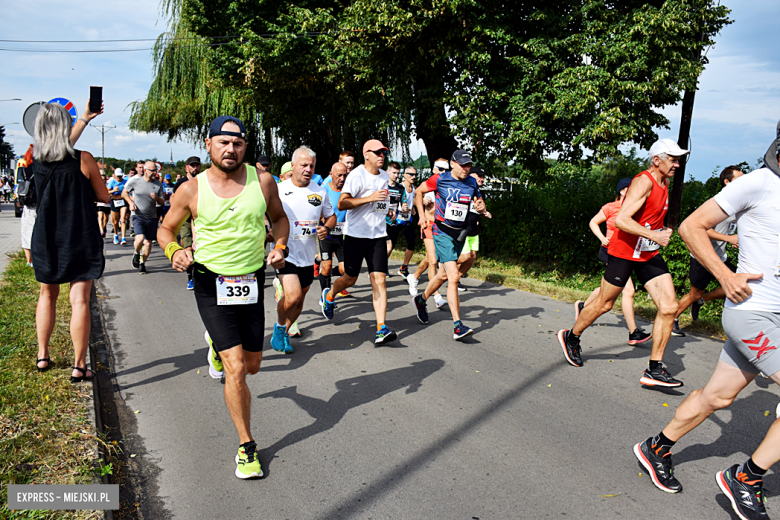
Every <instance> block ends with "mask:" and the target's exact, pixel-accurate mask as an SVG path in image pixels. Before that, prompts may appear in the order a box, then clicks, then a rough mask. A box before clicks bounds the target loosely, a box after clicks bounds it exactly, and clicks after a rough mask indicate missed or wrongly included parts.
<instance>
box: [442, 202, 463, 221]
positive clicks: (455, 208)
mask: <svg viewBox="0 0 780 520" xmlns="http://www.w3.org/2000/svg"><path fill="white" fill-rule="evenodd" d="M467 211H468V206H467V205H466V204H459V203H457V202H447V207H446V208H445V210H444V218H445V219H447V220H451V221H453V222H463V221H464V220H466V212H467Z"/></svg>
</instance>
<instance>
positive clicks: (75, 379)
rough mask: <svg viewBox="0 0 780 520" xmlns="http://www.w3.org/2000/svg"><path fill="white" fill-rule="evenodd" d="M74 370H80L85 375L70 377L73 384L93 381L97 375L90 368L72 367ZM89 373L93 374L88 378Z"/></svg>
mask: <svg viewBox="0 0 780 520" xmlns="http://www.w3.org/2000/svg"><path fill="white" fill-rule="evenodd" d="M71 368H73V370H78V371H79V372H81V373H82V374H83V375H80V376H78V377H74V376H70V382H71V383H81V382H83V381H92V379H93V378H94V377H95V373H94V372H92V370H90V369H88V368H80V367H71ZM87 372H91V374H92V375H90V376H89V377H87Z"/></svg>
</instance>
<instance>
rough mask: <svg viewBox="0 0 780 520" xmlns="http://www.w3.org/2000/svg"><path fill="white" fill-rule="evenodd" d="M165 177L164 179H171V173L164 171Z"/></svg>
mask: <svg viewBox="0 0 780 520" xmlns="http://www.w3.org/2000/svg"><path fill="white" fill-rule="evenodd" d="M165 178H166V179H173V177H171V174H170V173H166V174H165Z"/></svg>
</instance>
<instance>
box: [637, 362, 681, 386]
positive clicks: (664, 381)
mask: <svg viewBox="0 0 780 520" xmlns="http://www.w3.org/2000/svg"><path fill="white" fill-rule="evenodd" d="M639 382H640V383H642V384H643V385H645V386H663V387H665V388H677V387H678V386H683V382H682V381H678V380H677V379H675V378H673V377H672V375H671V374H670V373H669V372H667V371H666V369H665V368H664V367H663V365H659V366H658V368H656V369H654V370H650V369H649V368H647V369H645V373H644V374H642V378H641V379H640V380H639Z"/></svg>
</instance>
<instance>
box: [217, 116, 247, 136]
mask: <svg viewBox="0 0 780 520" xmlns="http://www.w3.org/2000/svg"><path fill="white" fill-rule="evenodd" d="M229 122H230V123H235V124H237V125H238V129H239V132H229V131H227V130H222V127H223V126H224V125H225V123H229ZM217 135H229V136H231V137H240V138H241V139H246V127H245V126H244V123H242V122H241V120H240V119H239V118H237V117H233V116H219V117H218V118H216V119H215V120H214V121H212V122H211V126H209V139H210V138H212V137H214V136H217Z"/></svg>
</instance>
